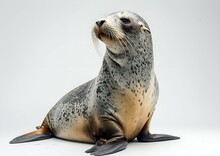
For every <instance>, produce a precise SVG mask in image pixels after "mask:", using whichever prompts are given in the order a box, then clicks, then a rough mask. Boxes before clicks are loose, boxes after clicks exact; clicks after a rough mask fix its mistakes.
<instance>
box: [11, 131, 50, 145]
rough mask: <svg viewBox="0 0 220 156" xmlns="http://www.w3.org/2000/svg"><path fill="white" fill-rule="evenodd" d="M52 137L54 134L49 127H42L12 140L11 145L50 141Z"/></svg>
mask: <svg viewBox="0 0 220 156" xmlns="http://www.w3.org/2000/svg"><path fill="white" fill-rule="evenodd" d="M51 137H52V133H51V131H50V130H49V128H47V127H40V128H39V129H38V130H36V131H33V132H30V133H27V134H24V135H21V136H18V137H16V138H14V139H13V140H11V141H10V142H9V143H10V144H16V143H23V142H30V141H38V140H44V139H49V138H51Z"/></svg>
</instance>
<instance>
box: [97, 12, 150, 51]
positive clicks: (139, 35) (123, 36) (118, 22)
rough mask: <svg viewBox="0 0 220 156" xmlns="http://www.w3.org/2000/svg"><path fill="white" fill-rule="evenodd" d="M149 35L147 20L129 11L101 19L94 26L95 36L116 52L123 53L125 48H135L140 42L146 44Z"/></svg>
mask: <svg viewBox="0 0 220 156" xmlns="http://www.w3.org/2000/svg"><path fill="white" fill-rule="evenodd" d="M149 36H150V29H149V27H148V25H147V23H146V22H145V20H144V19H143V18H142V17H140V16H139V15H137V14H135V13H132V12H127V11H121V12H116V13H113V14H110V15H109V16H107V17H105V18H102V19H99V20H98V21H96V24H95V26H94V28H93V37H97V38H98V39H99V40H101V41H102V42H104V43H105V45H106V47H107V49H109V50H110V51H111V52H113V53H115V54H121V53H123V52H124V51H125V49H130V48H134V47H135V46H136V45H138V44H139V45H140V43H141V44H142V43H143V44H144V41H146V40H148V38H149ZM141 46H142V47H143V45H141ZM144 47H145V46H144ZM142 49H143V48H142Z"/></svg>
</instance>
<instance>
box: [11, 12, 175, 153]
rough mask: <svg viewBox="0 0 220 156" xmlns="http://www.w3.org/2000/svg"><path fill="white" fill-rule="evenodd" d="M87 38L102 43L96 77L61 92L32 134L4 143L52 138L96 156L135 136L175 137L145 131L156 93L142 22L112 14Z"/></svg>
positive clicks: (122, 146) (142, 138)
mask: <svg viewBox="0 0 220 156" xmlns="http://www.w3.org/2000/svg"><path fill="white" fill-rule="evenodd" d="M92 34H93V38H94V39H97V40H101V41H102V42H103V43H104V44H105V45H106V53H105V55H104V58H103V64H102V67H101V70H100V72H99V74H98V76H97V77H96V78H95V79H93V80H91V81H89V82H87V83H85V84H83V85H81V86H79V87H77V88H75V89H73V90H72V91H70V92H69V93H67V94H66V95H65V96H64V97H63V98H62V99H61V100H60V101H58V102H57V104H56V105H55V106H54V107H53V108H52V109H51V110H50V111H49V113H48V114H47V116H46V118H45V119H44V121H43V123H42V125H41V126H39V127H37V130H35V131H33V132H30V133H27V134H24V135H22V136H19V137H17V138H15V139H13V140H12V141H11V142H10V143H21V142H29V141H36V140H42V139H48V138H51V137H57V138H61V139H66V140H72V141H78V142H85V143H94V144H95V145H94V146H93V147H92V148H91V149H89V150H87V151H86V152H87V153H90V154H92V155H98V156H99V155H107V154H112V153H115V152H118V151H121V150H123V149H125V148H126V146H127V144H128V142H129V141H132V140H134V139H135V138H137V140H138V141H140V142H156V141H166V140H174V139H179V137H176V136H171V135H165V134H151V133H150V132H149V126H150V121H151V118H152V116H153V113H154V110H155V105H156V103H157V100H158V94H159V89H158V82H157V79H156V75H155V72H154V61H153V49H152V37H151V31H150V29H149V26H148V24H147V23H146V22H145V20H144V19H143V18H142V17H140V16H139V15H137V14H135V13H132V12H127V11H121V12H116V13H113V14H110V15H109V16H107V17H105V18H102V19H100V20H98V21H97V22H96V23H95V26H94V28H93V31H92Z"/></svg>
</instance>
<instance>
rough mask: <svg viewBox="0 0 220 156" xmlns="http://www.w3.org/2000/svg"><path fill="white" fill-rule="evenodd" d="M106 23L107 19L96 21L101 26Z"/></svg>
mask: <svg viewBox="0 0 220 156" xmlns="http://www.w3.org/2000/svg"><path fill="white" fill-rule="evenodd" d="M104 23H105V20H104V19H101V20H98V21H97V22H96V24H97V25H98V26H99V27H101V26H102V25H103V24H104Z"/></svg>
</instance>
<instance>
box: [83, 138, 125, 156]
mask: <svg viewBox="0 0 220 156" xmlns="http://www.w3.org/2000/svg"><path fill="white" fill-rule="evenodd" d="M127 144H128V142H127V141H126V140H125V139H122V138H112V139H110V140H103V139H100V140H99V141H98V142H97V143H96V144H95V145H94V146H93V147H92V148H91V149H89V150H87V151H86V153H90V154H91V155H95V156H101V155H106V154H112V153H116V152H118V151H121V150H124V149H125V148H126V146H127Z"/></svg>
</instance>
